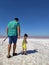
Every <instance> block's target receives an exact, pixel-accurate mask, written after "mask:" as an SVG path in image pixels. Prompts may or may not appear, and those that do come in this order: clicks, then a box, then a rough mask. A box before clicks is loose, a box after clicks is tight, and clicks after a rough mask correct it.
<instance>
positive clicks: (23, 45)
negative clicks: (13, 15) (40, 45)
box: [22, 39, 27, 49]
mask: <svg viewBox="0 0 49 65" xmlns="http://www.w3.org/2000/svg"><path fill="white" fill-rule="evenodd" d="M26 43H27V41H26V40H25V39H24V40H23V42H22V48H23V49H27V46H26Z"/></svg>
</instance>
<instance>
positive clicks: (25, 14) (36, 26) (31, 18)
mask: <svg viewBox="0 0 49 65" xmlns="http://www.w3.org/2000/svg"><path fill="white" fill-rule="evenodd" d="M15 17H18V18H19V23H20V27H21V36H23V35H24V34H25V33H27V34H28V36H49V0H0V35H6V27H7V25H8V23H9V22H10V21H11V20H13V19H14V18H15Z"/></svg>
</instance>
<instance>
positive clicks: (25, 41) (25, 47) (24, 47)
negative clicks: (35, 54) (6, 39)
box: [22, 34, 28, 55]
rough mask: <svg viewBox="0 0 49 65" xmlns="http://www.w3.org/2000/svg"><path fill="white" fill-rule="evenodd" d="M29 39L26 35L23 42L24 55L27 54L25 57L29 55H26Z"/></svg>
mask: <svg viewBox="0 0 49 65" xmlns="http://www.w3.org/2000/svg"><path fill="white" fill-rule="evenodd" d="M27 37H28V35H27V34H24V39H23V42H22V50H23V51H22V54H25V55H27V53H26V51H27V46H26V44H27V40H26V39H27Z"/></svg>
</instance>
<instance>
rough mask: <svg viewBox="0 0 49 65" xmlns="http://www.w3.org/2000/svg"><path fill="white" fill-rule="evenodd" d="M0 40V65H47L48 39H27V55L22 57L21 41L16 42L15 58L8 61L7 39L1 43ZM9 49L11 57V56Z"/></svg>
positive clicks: (48, 56) (48, 60)
mask: <svg viewBox="0 0 49 65" xmlns="http://www.w3.org/2000/svg"><path fill="white" fill-rule="evenodd" d="M3 39H4V38H2V39H0V65H49V39H33V38H32V39H27V41H28V44H27V53H28V55H22V54H21V51H22V39H18V41H17V49H16V52H17V53H18V55H17V56H13V57H11V58H10V59H8V58H7V57H6V56H7V46H8V39H7V40H6V41H5V42H4V43H3V45H2V40H3ZM12 49H13V48H11V55H12Z"/></svg>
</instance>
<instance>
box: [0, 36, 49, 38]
mask: <svg viewBox="0 0 49 65" xmlns="http://www.w3.org/2000/svg"><path fill="white" fill-rule="evenodd" d="M5 37H6V36H0V38H5ZM20 38H23V36H20ZM28 38H49V36H28Z"/></svg>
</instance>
